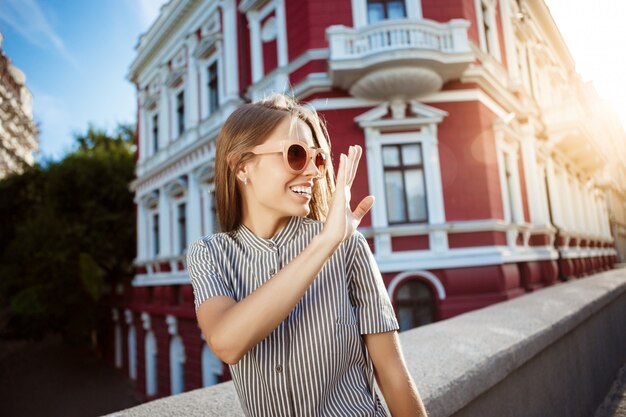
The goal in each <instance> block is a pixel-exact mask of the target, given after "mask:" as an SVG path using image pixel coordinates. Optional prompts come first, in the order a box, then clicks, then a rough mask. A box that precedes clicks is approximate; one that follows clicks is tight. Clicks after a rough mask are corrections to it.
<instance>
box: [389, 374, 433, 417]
mask: <svg viewBox="0 0 626 417" xmlns="http://www.w3.org/2000/svg"><path fill="white" fill-rule="evenodd" d="M378 385H379V387H380V390H381V392H382V394H383V396H384V397H385V402H386V403H387V406H388V407H389V411H390V412H391V415H392V417H409V416H410V417H427V414H426V408H425V407H424V404H423V403H422V399H421V398H420V396H419V394H418V392H417V387H416V386H415V383H414V382H413V379H412V378H411V376H410V375H409V374H408V373H402V374H401V376H398V377H396V378H393V379H391V378H390V379H388V380H386V381H381V380H380V379H378Z"/></svg>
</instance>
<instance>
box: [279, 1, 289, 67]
mask: <svg viewBox="0 0 626 417" xmlns="http://www.w3.org/2000/svg"><path fill="white" fill-rule="evenodd" d="M276 54H277V56H278V66H279V67H284V66H285V65H287V64H289V57H288V53H287V19H286V18H285V1H284V0H277V2H276Z"/></svg>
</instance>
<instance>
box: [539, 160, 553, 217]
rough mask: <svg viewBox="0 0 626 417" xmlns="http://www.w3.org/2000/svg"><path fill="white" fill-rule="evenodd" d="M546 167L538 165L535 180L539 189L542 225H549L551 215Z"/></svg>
mask: <svg viewBox="0 0 626 417" xmlns="http://www.w3.org/2000/svg"><path fill="white" fill-rule="evenodd" d="M545 172H546V171H545V167H544V166H542V165H539V164H537V171H536V172H535V179H536V181H537V185H538V188H539V206H540V215H539V217H540V224H542V225H546V224H549V220H550V215H549V213H548V210H549V209H548V197H547V196H548V191H547V190H546V174H545Z"/></svg>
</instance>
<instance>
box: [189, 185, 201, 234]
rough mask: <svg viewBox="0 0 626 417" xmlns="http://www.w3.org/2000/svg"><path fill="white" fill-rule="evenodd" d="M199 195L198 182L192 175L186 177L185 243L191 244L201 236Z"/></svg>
mask: <svg viewBox="0 0 626 417" xmlns="http://www.w3.org/2000/svg"><path fill="white" fill-rule="evenodd" d="M199 197H200V195H199V193H198V180H197V179H196V176H195V175H194V174H193V173H190V174H189V175H188V176H187V241H188V243H192V242H194V241H195V240H197V239H198V238H199V237H200V236H201V235H202V230H201V225H200V199H199Z"/></svg>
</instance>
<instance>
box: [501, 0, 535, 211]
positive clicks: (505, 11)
mask: <svg viewBox="0 0 626 417" xmlns="http://www.w3.org/2000/svg"><path fill="white" fill-rule="evenodd" d="M500 13H501V18H502V36H503V38H504V51H505V52H506V62H507V69H508V72H509V75H510V76H511V79H512V80H513V81H514V82H515V83H518V84H519V83H520V76H519V67H518V62H517V53H516V51H515V35H514V33H513V25H512V22H511V4H510V3H509V1H508V0H505V1H501V2H500ZM531 219H532V216H531Z"/></svg>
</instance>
